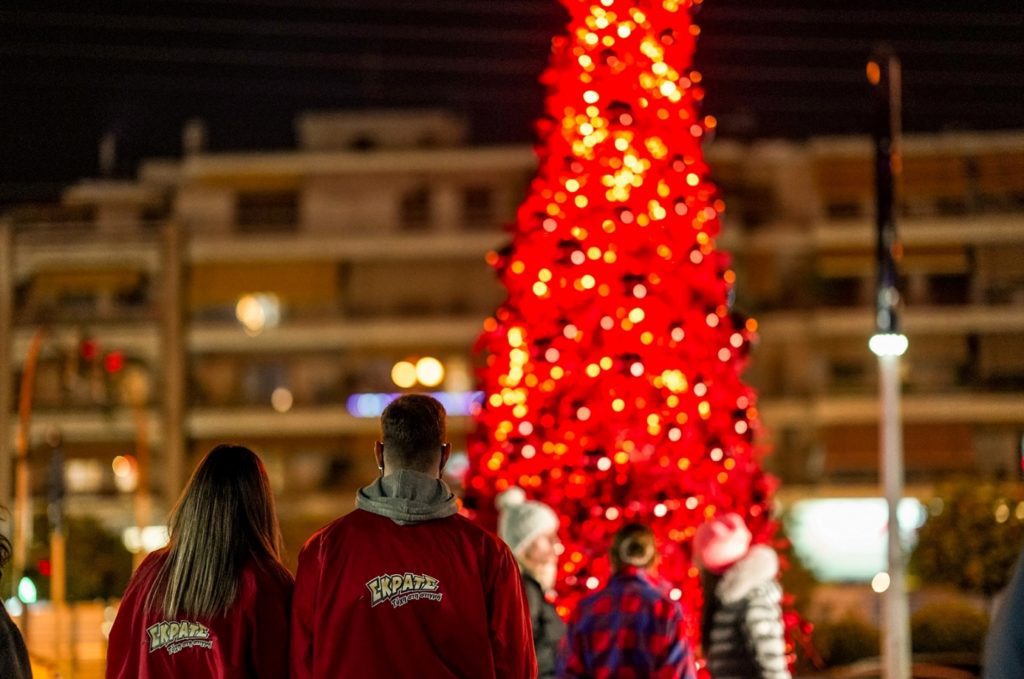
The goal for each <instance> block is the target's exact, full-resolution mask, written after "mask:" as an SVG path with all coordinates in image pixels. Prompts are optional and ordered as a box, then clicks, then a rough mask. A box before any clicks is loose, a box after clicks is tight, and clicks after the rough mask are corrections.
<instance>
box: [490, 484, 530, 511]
mask: <svg viewBox="0 0 1024 679" xmlns="http://www.w3.org/2000/svg"><path fill="white" fill-rule="evenodd" d="M524 502H526V491H525V490H523V489H522V488H520V487H519V486H512V487H511V488H509V489H508V490H506V491H505V492H504V493H500V494H498V497H496V498H494V506H495V507H497V508H498V509H499V510H500V511H503V512H505V511H508V510H509V509H512V508H513V507H516V506H518V505H521V504H523V503H524Z"/></svg>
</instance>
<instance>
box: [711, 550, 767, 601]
mask: <svg viewBox="0 0 1024 679" xmlns="http://www.w3.org/2000/svg"><path fill="white" fill-rule="evenodd" d="M778 573H779V557H778V555H777V554H776V553H775V550H773V549H772V548H771V547H769V546H768V545H754V546H753V547H751V548H750V551H749V552H747V555H746V556H745V557H743V558H742V559H740V560H739V561H737V562H736V563H735V564H733V565H732V566H731V567H730V568H729V570H727V571H725V573H723V574H722V578H721V580H719V582H718V585H716V587H715V593H716V594H717V595H718V598H719V599H720V600H721V601H722V603H724V604H731V603H735V602H737V601H739V600H740V599H743V598H744V597H746V596H747V595H748V594H750V592H751V591H753V590H754V589H755V588H757V587H760V586H764V585H767V584H769V583H774V582H775V576H776V575H778Z"/></svg>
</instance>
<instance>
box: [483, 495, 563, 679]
mask: <svg viewBox="0 0 1024 679" xmlns="http://www.w3.org/2000/svg"><path fill="white" fill-rule="evenodd" d="M495 504H496V505H497V506H498V509H499V511H500V513H499V515H498V535H499V536H501V539H502V540H504V541H505V543H506V544H508V546H509V547H510V548H511V549H512V555H513V556H515V558H516V561H517V562H518V563H519V569H520V571H522V573H523V588H524V589H525V590H526V601H527V603H528V604H529V606H530V619H531V622H532V623H533V643H534V647H535V648H536V650H537V666H538V669H539V670H540V674H539V677H540V678H541V679H544V678H545V677H554V676H555V663H556V661H557V659H558V647H559V644H560V643H561V641H562V637H564V636H565V623H564V622H563V621H562V619H561V618H560V617H558V614H557V613H556V612H555V607H554V606H552V605H551V604H550V603H549V602H548V601H547V599H546V597H545V595H546V593H548V592H550V591H551V590H553V589H554V587H555V579H556V576H557V575H558V554H559V552H560V546H561V541H559V539H558V526H559V521H558V515H557V514H555V511H554V510H553V509H551V507H549V506H547V505H546V504H544V503H543V502H537V501H535V500H527V499H526V493H525V492H524V491H523V489H522V488H517V487H515V486H513V487H512V488H510V489H508V490H506V491H505V492H504V493H502V494H501V495H499V496H498V497H497V500H496V501H495Z"/></svg>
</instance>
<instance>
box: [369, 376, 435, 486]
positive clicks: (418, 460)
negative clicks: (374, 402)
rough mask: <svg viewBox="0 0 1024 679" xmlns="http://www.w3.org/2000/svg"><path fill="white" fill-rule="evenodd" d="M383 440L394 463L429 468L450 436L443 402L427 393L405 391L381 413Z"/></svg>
mask: <svg viewBox="0 0 1024 679" xmlns="http://www.w3.org/2000/svg"><path fill="white" fill-rule="evenodd" d="M380 430H381V443H383V444H384V454H385V455H386V456H387V458H388V460H390V461H391V462H392V464H395V465H398V466H399V467H402V468H404V469H413V470H416V471H427V470H429V469H430V468H431V467H432V466H433V465H435V464H437V461H438V460H439V459H440V456H441V446H443V445H444V443H445V439H446V438H447V431H446V413H445V410H444V406H443V405H441V403H440V402H439V401H438V400H437V399H435V398H432V397H430V396H427V395H425V394H406V395H404V396H400V397H398V398H397V399H395V400H394V401H392V402H391V403H390V404H388V406H387V407H386V408H385V409H384V412H383V413H381V416H380Z"/></svg>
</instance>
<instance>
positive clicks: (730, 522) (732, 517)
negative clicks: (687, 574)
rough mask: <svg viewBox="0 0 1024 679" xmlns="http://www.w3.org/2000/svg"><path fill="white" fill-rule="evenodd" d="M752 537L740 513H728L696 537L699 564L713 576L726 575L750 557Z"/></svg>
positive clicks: (698, 530)
mask: <svg viewBox="0 0 1024 679" xmlns="http://www.w3.org/2000/svg"><path fill="white" fill-rule="evenodd" d="M750 541H751V535H750V530H748V529H747V526H746V524H745V523H744V522H743V517H741V516H740V515H739V514H734V513H730V514H725V515H723V516H720V517H718V518H716V519H714V520H713V521H709V522H708V523H705V524H704V525H703V526H701V527H700V528H698V529H697V534H696V535H695V536H694V537H693V556H694V559H695V560H696V562H697V565H698V566H700V567H701V568H704V569H707V570H709V571H711V572H712V573H722V572H723V571H725V570H726V569H727V568H729V566H732V565H733V564H734V563H736V562H737V561H739V560H740V559H742V558H743V557H744V556H746V554H747V551H748V550H749V549H750Z"/></svg>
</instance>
